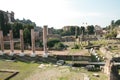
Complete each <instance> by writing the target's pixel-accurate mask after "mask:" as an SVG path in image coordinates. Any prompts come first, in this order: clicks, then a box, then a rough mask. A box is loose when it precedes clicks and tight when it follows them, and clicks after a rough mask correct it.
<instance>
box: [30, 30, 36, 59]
mask: <svg viewBox="0 0 120 80" xmlns="http://www.w3.org/2000/svg"><path fill="white" fill-rule="evenodd" d="M31 43H32V53H31V55H30V56H31V57H35V55H36V54H35V32H34V29H31Z"/></svg>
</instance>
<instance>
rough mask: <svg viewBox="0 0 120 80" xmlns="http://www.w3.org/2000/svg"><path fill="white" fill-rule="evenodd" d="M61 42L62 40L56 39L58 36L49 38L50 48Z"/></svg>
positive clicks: (48, 44)
mask: <svg viewBox="0 0 120 80" xmlns="http://www.w3.org/2000/svg"><path fill="white" fill-rule="evenodd" d="M59 42H60V40H59V39H56V38H52V39H48V41H47V46H48V48H53V47H54V46H55V44H56V43H59Z"/></svg>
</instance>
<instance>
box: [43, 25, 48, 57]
mask: <svg viewBox="0 0 120 80" xmlns="http://www.w3.org/2000/svg"><path fill="white" fill-rule="evenodd" d="M43 46H44V53H43V57H48V51H47V26H44V27H43Z"/></svg>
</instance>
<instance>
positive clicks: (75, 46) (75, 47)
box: [72, 44, 80, 49]
mask: <svg viewBox="0 0 120 80" xmlns="http://www.w3.org/2000/svg"><path fill="white" fill-rule="evenodd" d="M79 48H80V46H79V45H77V44H75V45H74V46H73V47H72V49H79Z"/></svg>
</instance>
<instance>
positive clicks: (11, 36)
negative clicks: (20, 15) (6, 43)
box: [9, 30, 14, 56]
mask: <svg viewBox="0 0 120 80" xmlns="http://www.w3.org/2000/svg"><path fill="white" fill-rule="evenodd" d="M9 33H10V36H9V38H10V50H11V52H10V54H9V55H11V56H12V55H13V54H14V41H13V32H12V30H10V31H9Z"/></svg>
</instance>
